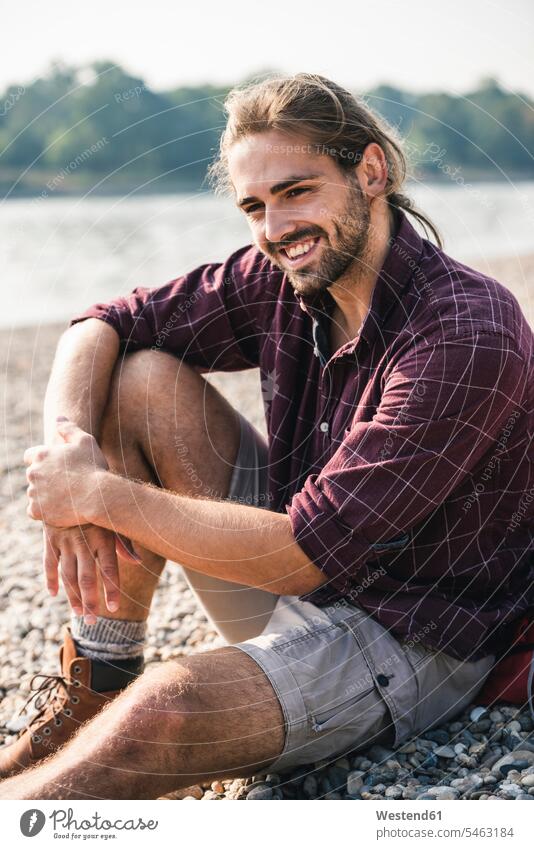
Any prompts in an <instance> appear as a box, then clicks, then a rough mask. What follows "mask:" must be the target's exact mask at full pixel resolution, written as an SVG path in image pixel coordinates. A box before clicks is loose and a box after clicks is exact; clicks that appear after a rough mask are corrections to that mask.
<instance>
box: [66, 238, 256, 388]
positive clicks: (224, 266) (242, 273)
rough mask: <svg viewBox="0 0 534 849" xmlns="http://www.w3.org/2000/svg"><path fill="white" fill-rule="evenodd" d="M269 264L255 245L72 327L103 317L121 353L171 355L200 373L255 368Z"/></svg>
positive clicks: (138, 292) (102, 307) (95, 309)
mask: <svg viewBox="0 0 534 849" xmlns="http://www.w3.org/2000/svg"><path fill="white" fill-rule="evenodd" d="M270 268H271V266H270V264H268V263H266V260H265V257H264V256H263V255H262V254H261V253H260V252H259V251H257V250H256V249H255V248H253V247H252V246H247V247H245V248H241V249H240V250H238V251H236V252H235V253H233V254H232V255H231V256H230V257H229V258H228V259H227V260H226V261H225V262H223V263H209V264H206V265H202V266H199V267H198V268H196V269H194V270H193V271H191V272H189V273H187V274H185V275H183V276H182V277H178V278H176V279H175V280H171V281H170V282H169V283H166V284H164V285H163V286H159V287H157V288H153V289H149V288H137V289H135V290H134V291H133V292H132V293H131V294H130V295H128V296H127V297H121V298H117V299H115V300H113V301H111V302H110V303H107V304H95V305H94V306H92V307H90V308H89V309H88V310H86V311H85V312H83V313H81V314H80V315H77V316H75V317H74V318H73V319H72V321H71V324H75V323H76V322H79V321H83V320H84V319H87V318H98V319H101V320H103V321H105V322H107V323H108V324H110V325H111V326H112V327H113V328H114V329H115V330H116V332H117V333H118V335H119V338H120V342H121V350H122V351H136V350H140V349H143V348H153V349H155V350H163V351H168V352H171V353H174V354H177V355H179V356H180V357H181V358H182V359H183V360H184V361H186V362H189V363H190V364H192V365H195V366H198V367H200V368H202V369H212V370H215V371H235V370H242V369H247V368H253V367H254V366H257V365H258V358H259V347H260V344H261V335H262V324H261V319H262V318H263V317H265V316H266V315H267V316H268V312H269V311H268V304H267V303H266V301H267V299H268V296H267V295H266V289H267V288H268V287H266V280H267V281H269V279H270V276H271V274H270V270H269V269H270Z"/></svg>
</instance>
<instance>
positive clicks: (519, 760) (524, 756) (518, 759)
mask: <svg viewBox="0 0 534 849" xmlns="http://www.w3.org/2000/svg"><path fill="white" fill-rule="evenodd" d="M510 764H513V768H514V769H520V771H521V770H522V769H525V768H526V767H528V766H530V765H531V764H534V752H529V751H526V750H523V749H519V750H517V751H515V752H511V753H510V754H508V755H503V757H502V758H499V760H498V761H496V762H495V763H494V764H493V766H492V767H491V771H492V773H493V774H494V775H499V774H501V775H502V774H503V773H502V771H501V767H506V766H508V765H510ZM521 764H523V765H521Z"/></svg>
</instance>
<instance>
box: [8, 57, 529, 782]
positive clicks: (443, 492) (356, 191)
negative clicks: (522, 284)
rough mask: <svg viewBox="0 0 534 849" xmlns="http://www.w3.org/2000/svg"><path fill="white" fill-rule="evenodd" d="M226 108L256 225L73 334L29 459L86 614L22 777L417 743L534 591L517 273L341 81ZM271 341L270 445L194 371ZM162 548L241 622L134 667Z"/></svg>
mask: <svg viewBox="0 0 534 849" xmlns="http://www.w3.org/2000/svg"><path fill="white" fill-rule="evenodd" d="M227 110H228V123H227V126H226V130H225V132H224V134H223V136H222V139H221V151H220V156H219V159H218V161H217V163H216V164H215V165H214V166H213V168H212V176H213V177H214V179H215V180H216V181H217V184H218V186H223V187H224V186H227V187H229V188H230V190H231V192H232V193H233V195H234V198H235V201H236V204H237V205H238V207H239V208H240V209H241V210H242V211H243V213H244V214H245V215H246V216H247V220H248V222H249V225H250V228H251V232H252V237H253V244H252V245H250V246H247V247H245V248H242V249H241V250H238V251H236V252H235V253H234V254H232V256H230V257H229V258H228V259H227V260H226V261H225V262H224V263H211V264H207V265H204V266H201V267H200V268H197V269H195V270H194V271H192V272H190V273H189V274H186V275H185V276H183V277H180V278H178V279H177V280H175V281H172V282H171V283H169V284H167V285H166V286H162V287H160V288H158V289H153V290H145V289H138V290H136V291H135V292H134V293H132V295H131V296H130V297H129V298H120V299H117V300H116V301H114V302H113V303H111V304H107V305H102V304H100V305H96V306H95V307H93V308H91V309H90V310H88V311H87V312H86V313H84V314H83V315H82V316H78V317H77V318H76V319H75V320H74V322H73V326H71V327H70V328H69V329H68V330H67V331H66V332H65V334H64V336H63V337H62V339H61V342H60V345H59V347H58V352H57V356H56V361H55V363H54V367H53V371H52V375H51V378H50V383H49V387H48V390H47V396H46V403H45V419H46V433H45V445H42V446H37V447H34V448H32V449H29V450H28V451H27V452H26V455H25V462H26V464H27V465H28V472H27V476H28V482H29V487H28V496H29V507H28V512H29V515H30V516H31V517H32V518H34V519H37V520H41V521H43V522H44V523H45V555H44V567H45V572H46V579H47V583H48V587H49V589H50V592H51V593H52V594H55V593H56V592H57V591H58V566H59V565H60V566H61V574H62V579H63V583H64V585H65V589H66V592H67V595H68V598H69V602H70V605H71V607H72V611H73V617H72V622H71V627H70V629H68V630H67V632H66V634H65V640H64V644H63V647H62V676H56V677H55V678H53V679H50V680H49V683H48V684H47V687H48V689H47V692H48V693H49V698H48V700H47V701H46V702H45V704H44V705H42V706H41V708H40V711H39V712H38V714H37V717H36V718H35V719H34V720H33V722H32V724H31V726H30V728H29V729H27V730H25V731H24V732H23V733H22V734H21V735H20V738H19V739H18V740H16V741H15V742H14V743H13V744H12V745H11V746H9V747H8V748H6V749H5V751H3V752H2V760H1V764H0V765H1V768H2V771H3V775H5V776H12V777H11V778H8V780H6V781H5V782H3V784H2V785H1V789H2V795H3V798H28V799H30V798H63V799H66V798H78V797H80V798H83V797H94V796H98V797H102V798H153V797H156V796H159V795H162V794H164V793H166V792H168V791H170V790H172V789H176V788H179V787H186V786H188V785H190V784H192V783H196V782H198V781H202V780H209V779H211V778H215V777H217V778H218V777H223V776H227V777H231V776H244V775H250V774H253V773H258V772H259V771H260V770H263V769H267V768H269V770H270V771H281V772H283V771H284V770H286V769H289V768H291V767H294V766H296V765H298V764H306V763H313V762H316V761H318V760H321V759H324V758H330V757H331V758H334V757H336V756H339V754H340V753H342V752H347V751H349V750H351V749H358V748H362V747H365V746H367V745H369V744H370V743H371V742H373V741H381V742H386V743H388V744H389V745H397V744H399V743H400V742H401V741H402V740H405V739H406V738H407V737H409V736H410V735H413V734H416V733H417V732H419V731H421V730H422V729H425V728H428V727H431V726H433V725H436V724H438V723H440V722H443V721H445V720H446V719H448V718H449V717H451V716H453V715H454V714H455V713H457V712H458V711H460V710H461V709H462V708H463V707H464V706H465V705H466V704H468V703H469V701H470V700H472V699H473V698H474V696H475V695H476V693H477V692H478V690H479V689H480V687H481V686H482V684H483V682H484V680H485V678H486V676H487V674H488V672H489V670H490V668H491V665H492V663H493V661H494V658H495V654H496V651H497V648H498V647H499V645H501V644H502V643H503V641H505V640H506V638H507V634H508V632H509V629H510V626H511V625H513V623H514V622H515V621H516V620H517V619H518V618H519V617H520V616H521V615H523V614H524V612H525V610H527V609H528V607H529V605H530V604H531V603H532V577H533V576H532V566H531V565H529V557H528V553H529V550H531V547H532V529H533V521H532V518H533V517H532V510H531V507H530V503H531V501H532V499H530V501H528V502H525V504H527V505H528V506H527V507H525V509H524V510H522V507H521V505H522V504H523V501H524V497H525V493H528V492H529V490H530V489H531V488H532V486H533V485H534V473H533V469H532V459H533V457H532V448H531V433H532V429H533V424H534V421H533V404H532V386H533V385H534V380H533V378H534V372H533V366H532V362H533V357H532V354H533V337H532V333H531V331H530V329H529V327H528V325H527V322H526V320H525V318H524V316H523V315H522V313H521V310H520V308H519V305H518V303H517V301H516V300H515V298H514V297H513V296H512V295H511V294H510V292H508V291H507V290H506V289H505V288H504V287H503V286H501V285H500V284H499V283H497V282H496V281H494V280H492V279H490V278H487V277H485V276H483V275H481V274H480V273H478V272H476V271H474V270H473V269H470V268H468V267H466V266H464V265H461V264H460V263H458V262H456V261H455V260H453V259H451V258H450V257H449V256H447V255H446V254H445V253H443V251H442V250H441V249H440V248H439V247H437V246H436V245H434V244H433V243H432V242H430V241H428V240H425V239H422V238H421V237H420V236H419V235H418V233H417V232H416V230H415V229H414V227H413V226H412V224H410V222H409V220H408V217H407V213H411V214H414V215H415V216H416V217H417V218H419V220H420V221H421V222H422V223H423V224H426V225H427V226H429V227H430V228H431V225H430V222H428V220H427V219H426V218H425V217H424V216H423V215H422V213H419V212H415V211H413V210H412V209H411V205H410V202H409V201H408V199H407V198H406V197H405V196H404V195H403V194H402V191H401V190H402V183H403V179H404V159H403V155H402V151H401V150H400V148H399V145H398V143H397V142H396V141H395V139H394V138H393V136H392V135H391V134H390V133H389V131H388V130H387V128H386V127H384V126H383V125H382V124H381V122H379V121H378V120H377V119H376V117H375V116H374V115H373V114H372V113H371V112H370V111H369V110H368V109H367V107H366V106H365V105H363V104H361V103H359V102H357V101H356V100H355V99H354V98H353V97H352V95H350V94H349V93H348V92H347V91H345V90H344V89H342V88H340V87H339V86H337V85H336V84H335V83H332V82H330V81H328V80H326V79H324V78H322V77H319V76H315V75H310V74H298V75H296V76H294V77H287V78H283V77H282V78H273V79H270V80H266V81H265V82H263V83H260V84H257V85H253V86H250V87H248V88H246V89H244V90H236V91H234V92H232V93H231V95H230V96H229V98H228V101H227ZM256 366H259V367H260V369H261V375H262V378H263V380H264V381H268V382H269V385H270V386H271V387H272V392H269V393H268V398H267V399H266V419H267V425H268V433H269V443H268V446H267V445H266V444H265V443H264V442H263V440H262V439H261V437H260V436H259V434H258V433H257V432H256V431H255V430H254V429H253V428H252V426H251V425H250V424H249V423H248V422H247V421H246V420H245V419H244V418H243V417H242V416H240V415H238V414H237V413H236V411H235V410H234V409H233V408H232V407H231V406H230V405H229V403H228V402H227V401H226V400H225V399H224V398H223V397H222V396H221V395H220V394H219V393H218V392H216V391H215V389H214V388H213V387H212V386H211V385H209V384H208V383H207V382H206V381H205V380H204V378H203V377H202V376H201V373H202V372H206V371H209V370H214V371H232V370H238V369H246V368H252V367H256ZM264 385H265V384H264ZM184 451H185V452H186V456H187V458H188V460H190V461H191V462H192V463H193V466H194V468H195V473H196V476H197V477H198V479H199V480H201V481H202V483H203V486H204V487H205V488H206V489H205V490H204V491H205V492H208V493H209V496H208V497H201V498H199V497H198V495H197V490H195V487H194V486H193V484H192V481H191V476H190V475H188V474H187V472H186V469H185V467H186V466H187V465H188V464H187V463H184V461H183V457H184ZM514 515H516V516H517V515H521V520H520V521H517V522H512V521H511V520H512V516H514ZM116 552H117V555H118V562H117V559H116ZM166 559H171V560H175V561H177V562H179V563H181V564H183V565H184V569H185V573H186V575H187V577H188V580H189V581H190V583H191V586H192V588H193V589H194V591H195V593H196V595H197V597H198V599H199V600H200V602H201V603H202V604H203V606H204V608H205V610H206V612H207V614H208V615H209V616H210V617H211V618H212V620H213V621H214V623H215V624H216V626H217V627H218V629H219V631H220V633H221V634H222V635H223V636H224V637H225V638H226V640H227V642H228V643H229V645H228V646H226V647H223V648H219V649H216V650H213V651H206V652H204V653H199V654H196V655H192V656H190V657H187V658H183V659H180V660H179V661H176V662H169V663H164V664H162V665H160V666H159V667H157V668H156V669H155V670H151V671H150V672H146V673H144V674H141V673H142V671H143V656H142V648H143V640H144V635H145V622H146V617H147V614H148V610H149V608H150V602H151V598H152V594H153V591H154V588H155V586H156V584H157V581H158V578H159V576H160V574H161V571H162V569H163V566H164V563H165V560H166ZM47 680H48V679H47ZM127 685H129V686H127ZM102 707H103V708H104V709H103V710H100V709H101V708H102ZM86 720H90V721H89V722H87V724H83V723H85V722H86ZM82 724H83V727H81V728H80V726H81V725H82ZM63 743H67V745H65V746H63V747H62V748H59V750H58V751H57V753H56V754H53V755H52V756H51V757H50V758H48V759H46V760H43V759H44V758H45V756H46V755H47V754H48V753H50V752H54V751H56V750H57V749H58V747H60V746H61V745H62V744H63ZM41 760H42V763H40V761H41ZM16 773H20V774H18V775H17V774H16Z"/></svg>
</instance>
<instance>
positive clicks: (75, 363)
mask: <svg viewBox="0 0 534 849" xmlns="http://www.w3.org/2000/svg"><path fill="white" fill-rule="evenodd" d="M118 351H119V337H118V335H117V333H116V332H115V330H114V329H113V328H112V327H111V326H109V325H108V324H105V323H104V322H103V321H100V320H99V319H96V318H91V319H88V320H87V321H84V322H82V323H80V324H76V325H75V326H73V327H70V328H69V329H68V330H66V331H65V333H64V334H63V335H62V336H61V339H60V341H59V344H58V347H57V351H56V356H55V359H54V365H53V367H52V371H51V374H50V379H49V382H48V386H47V389H46V395H45V403H44V437H45V443H46V444H47V445H52V444H54V443H55V442H57V441H58V439H60V438H59V437H58V436H57V429H56V418H57V417H58V416H61V415H62V416H66V417H67V418H69V419H70V420H71V421H73V422H75V423H76V424H77V425H79V427H81V428H83V430H85V431H87V432H88V433H90V434H92V435H94V436H95V437H97V438H98V435H99V429H100V423H101V419H102V414H103V411H104V407H105V404H106V400H107V397H108V392H109V385H110V379H111V374H112V371H113V367H114V365H115V362H116V360H117V355H118ZM93 552H97V556H98V561H99V565H100V568H101V573H102V577H103V583H104V589H105V594H106V600H107V604H108V608H109V609H110V610H112V611H113V610H116V609H117V608H118V604H119V573H118V567H117V557H116V553H115V538H114V535H113V534H112V533H110V532H109V531H108V530H106V529H104V528H99V527H84V528H83V531H82V530H81V529H80V528H79V527H73V528H57V527H52V526H50V525H45V526H44V556H43V566H44V571H45V575H46V577H47V585H48V588H49V590H50V592H51V593H52V594H53V595H55V594H56V593H57V591H58V564H59V562H61V564H62V571H63V579H64V584H65V591H66V593H67V597H68V599H69V603H70V605H71V607H72V609H73V610H74V612H75V613H77V614H78V615H80V614H81V613H84V614H86V615H88V616H89V620H88V621H92V617H91V614H93V615H94V611H95V610H96V604H97V598H96V593H94V592H93V591H91V594H89V595H88V594H87V592H86V591H85V593H84V590H83V588H81V590H80V591H81V593H82V597H81V598H80V595H79V594H78V592H77V590H76V588H75V586H74V585H73V583H69V582H68V581H65V574H66V573H67V572H68V571H70V572H72V573H73V574H78V575H79V576H80V575H82V574H83V572H84V571H85V570H94V569H95V568H96V564H95V557H94V556H93Z"/></svg>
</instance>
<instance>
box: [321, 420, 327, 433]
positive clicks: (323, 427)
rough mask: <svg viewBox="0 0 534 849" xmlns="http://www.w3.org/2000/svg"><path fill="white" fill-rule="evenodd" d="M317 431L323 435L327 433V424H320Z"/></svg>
mask: <svg viewBox="0 0 534 849" xmlns="http://www.w3.org/2000/svg"><path fill="white" fill-rule="evenodd" d="M319 430H322V432H323V433H328V422H321V424H320V425H319Z"/></svg>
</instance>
